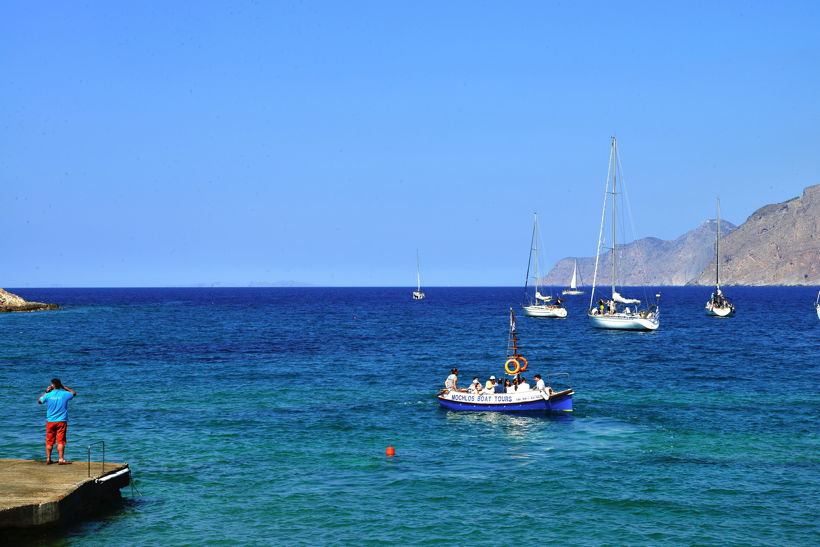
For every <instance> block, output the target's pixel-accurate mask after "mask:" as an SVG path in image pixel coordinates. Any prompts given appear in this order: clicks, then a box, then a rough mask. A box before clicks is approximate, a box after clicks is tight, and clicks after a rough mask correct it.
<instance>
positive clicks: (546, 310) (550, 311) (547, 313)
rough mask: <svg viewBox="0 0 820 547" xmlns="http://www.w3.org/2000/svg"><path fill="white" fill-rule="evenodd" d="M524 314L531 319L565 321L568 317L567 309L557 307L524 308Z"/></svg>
mask: <svg viewBox="0 0 820 547" xmlns="http://www.w3.org/2000/svg"><path fill="white" fill-rule="evenodd" d="M522 307H523V308H524V313H525V314H526V315H527V316H529V317H555V318H559V319H563V318H564V317H566V316H567V310H566V308H559V307H556V306H522Z"/></svg>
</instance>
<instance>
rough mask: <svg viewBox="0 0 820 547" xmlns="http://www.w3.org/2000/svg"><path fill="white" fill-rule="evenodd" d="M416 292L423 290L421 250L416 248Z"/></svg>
mask: <svg viewBox="0 0 820 547" xmlns="http://www.w3.org/2000/svg"><path fill="white" fill-rule="evenodd" d="M416 287H417V288H416V292H421V270H419V250H418V249H416Z"/></svg>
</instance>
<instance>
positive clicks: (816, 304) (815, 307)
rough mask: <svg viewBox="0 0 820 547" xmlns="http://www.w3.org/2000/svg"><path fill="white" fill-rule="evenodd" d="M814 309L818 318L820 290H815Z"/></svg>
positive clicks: (819, 314) (819, 313)
mask: <svg viewBox="0 0 820 547" xmlns="http://www.w3.org/2000/svg"><path fill="white" fill-rule="evenodd" d="M814 309H815V311H816V312H817V319H820V291H817V300H815V301H814Z"/></svg>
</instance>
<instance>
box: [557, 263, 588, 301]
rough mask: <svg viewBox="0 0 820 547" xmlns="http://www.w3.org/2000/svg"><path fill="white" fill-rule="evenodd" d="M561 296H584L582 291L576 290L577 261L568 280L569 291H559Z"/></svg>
mask: <svg viewBox="0 0 820 547" xmlns="http://www.w3.org/2000/svg"><path fill="white" fill-rule="evenodd" d="M561 294H566V295H577V294H584V291H579V290H578V261H577V260H576V261H575V265H574V266H573V267H572V279H570V280H569V289H564V290H563V291H561Z"/></svg>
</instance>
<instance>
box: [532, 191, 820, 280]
mask: <svg viewBox="0 0 820 547" xmlns="http://www.w3.org/2000/svg"><path fill="white" fill-rule="evenodd" d="M716 229H717V221H715V220H707V221H704V222H703V223H701V225H700V226H698V227H697V228H695V229H694V230H691V231H689V232H687V233H685V234H683V235H682V236H680V237H679V238H677V239H675V240H672V241H666V240H662V239H658V238H654V237H647V238H643V239H639V240H636V241H633V242H631V243H629V244H627V245H624V246H623V255H622V259H621V262H620V263H621V273H622V275H623V279H622V284H623V285H655V286H680V285H710V284H712V283H714V276H715V256H714V244H715V231H716ZM720 231H721V234H725V235H722V236H721V238H720V249H721V265H720V272H721V275H720V279H721V284H722V285H750V286H762V285H820V184H816V185H814V186H809V187H808V188H805V189H804V190H803V196H802V197H796V198H793V199H790V200H788V201H785V202H782V203H776V204H771V205H766V206H764V207H761V208H760V209H758V210H757V211H755V212H754V213H752V214H751V216H749V218H747V219H746V221H745V222H744V223H743V224H741V225H740V226H735V225H733V224H731V223H729V222H726V221H725V220H724V221H721V223H720ZM576 260H577V261H578V272H579V273H580V275H581V278H582V279H583V282H584V284H585V285H588V284H591V283H592V275H593V271H594V269H595V257H591V258H589V257H577V258H576V257H568V258H563V259H561V260H560V261H558V263H557V264H556V265H555V267H553V269H552V270H550V272H549V273H548V274H547V275H546V276H544V283H545V284H546V285H552V286H556V287H561V286H564V285H566V284H567V283H568V282H569V279H570V277H571V276H572V268H573V265H574V263H575V261H576ZM601 260H602V264H599V265H598V283H599V284H606V283H608V282H609V279H608V275H609V266H608V264H609V256H608V255H602V256H601ZM630 265H632V267H630Z"/></svg>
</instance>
